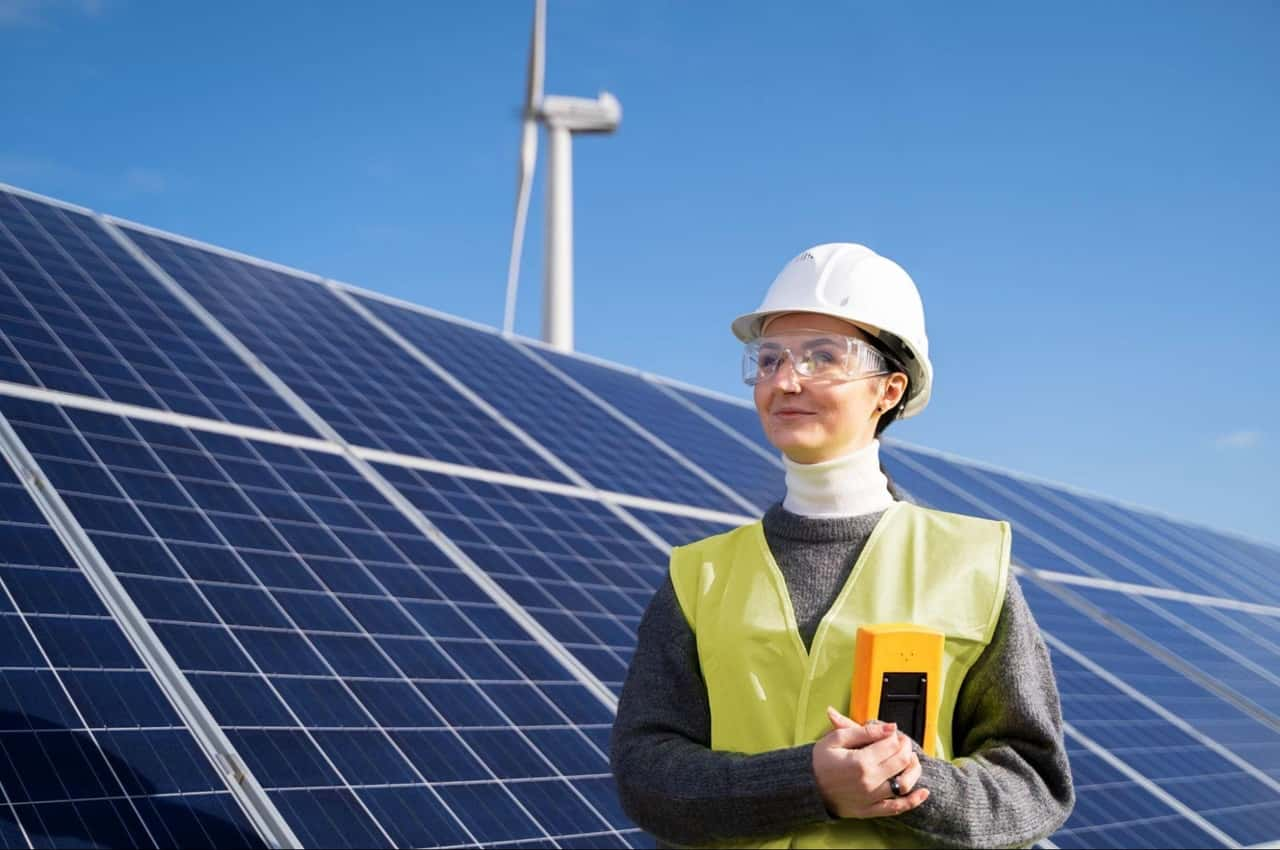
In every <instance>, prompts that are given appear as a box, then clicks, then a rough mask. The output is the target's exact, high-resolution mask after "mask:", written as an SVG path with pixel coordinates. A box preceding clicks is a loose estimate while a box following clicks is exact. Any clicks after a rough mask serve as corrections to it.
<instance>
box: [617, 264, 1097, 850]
mask: <svg viewBox="0 0 1280 850" xmlns="http://www.w3.org/2000/svg"><path fill="white" fill-rule="evenodd" d="M733 331H734V333H735V334H736V335H737V336H738V338H739V339H741V340H742V341H743V342H744V343H746V354H745V357H744V379H745V380H746V382H747V383H748V384H752V385H753V386H754V392H755V404H756V409H757V411H758V412H759V414H760V421H761V424H762V425H763V426H764V431H765V434H766V435H767V436H768V438H769V441H770V442H771V443H772V444H773V445H774V446H776V447H777V448H778V449H779V450H780V451H781V452H782V454H783V462H784V465H785V467H786V497H785V499H784V500H783V502H782V503H781V504H778V505H774V506H773V507H771V508H770V509H769V510H768V512H767V513H766V514H765V515H764V517H763V519H762V520H761V521H760V522H757V523H752V524H750V525H747V526H743V527H742V528H739V529H735V530H734V531H731V532H729V533H727V534H721V535H717V536H715V537H709V538H706V539H705V540H701V541H698V542H696V543H692V544H689V545H688V546H682V547H678V548H676V549H675V550H673V552H672V556H671V571H670V577H669V580H668V581H667V582H666V583H665V584H664V585H663V587H662V588H661V589H660V590H659V591H658V593H657V594H656V595H655V597H654V599H653V601H652V603H651V604H650V606H649V608H648V610H647V611H646V613H645V616H644V618H643V620H642V621H641V624H640V629H639V643H638V645H637V647H636V652H635V656H634V658H633V660H632V663H631V669H630V672H629V674H628V676H627V681H626V684H625V685H624V687H623V691H622V696H621V699H620V700H619V703H618V716H617V721H616V723H615V725H614V733H613V746H612V763H613V771H614V775H615V777H616V779H617V784H618V791H619V796H620V797H621V800H622V803H623V806H624V808H625V809H626V811H627V813H628V814H629V815H630V816H631V817H632V818H633V819H634V820H635V822H636V823H637V824H639V825H640V826H641V827H643V828H644V829H646V830H648V831H649V832H651V833H652V834H653V835H655V836H656V837H657V838H658V840H659V841H660V842H662V843H664V844H677V845H709V844H727V845H731V846H769V847H787V846H820V847H821V846H826V847H850V846H919V845H922V844H924V845H940V846H956V845H958V846H982V847H999V846H1010V845H1025V844H1031V843H1034V842H1035V841H1038V840H1039V839H1041V838H1044V837H1046V836H1048V835H1050V834H1051V833H1052V832H1053V831H1054V830H1056V829H1057V828H1058V827H1059V826H1061V824H1062V823H1063V822H1064V821H1065V820H1066V818H1067V815H1068V814H1069V813H1070V811H1071V807H1072V805H1073V803H1074V793H1073V790H1072V786H1071V775H1070V770H1069V767H1068V764H1067V758H1066V752H1065V749H1064V747H1063V741H1062V718H1061V710H1060V707H1059V702H1058V693H1057V688H1056V686H1055V684H1054V680H1053V673H1052V670H1051V669H1050V666H1049V655H1048V652H1047V650H1046V649H1045V646H1044V643H1043V641H1042V639H1041V637H1040V634H1039V631H1038V630H1037V628H1036V625H1035V621H1034V620H1033V619H1032V617H1031V613H1030V611H1029V610H1028V609H1027V606H1026V603H1025V601H1024V600H1023V598H1022V594H1021V592H1020V590H1019V589H1018V584H1017V581H1016V580H1015V579H1014V577H1013V575H1011V574H1010V572H1009V526H1008V524H1007V523H998V522H992V521H989V520H982V519H977V518H973V517H962V516H958V515H955V514H946V513H941V512H937V511H930V510H925V509H923V508H918V507H916V506H914V505H909V504H906V503H903V502H898V501H895V499H894V497H893V495H892V492H891V489H890V485H889V483H888V480H887V478H886V476H885V475H884V474H883V471H882V469H881V467H880V463H879V457H878V450H879V443H878V441H877V439H876V437H877V436H878V435H879V434H880V432H882V431H883V430H884V428H885V427H886V426H887V425H888V424H889V423H890V422H891V421H893V420H894V419H896V418H902V417H907V416H912V415H915V414H916V413H919V412H920V411H921V410H922V409H923V408H924V407H925V405H926V404H927V403H928V399H929V393H930V389H931V384H932V378H933V376H932V367H931V365H930V362H929V356H928V341H927V338H926V336H925V330H924V309H923V306H922V304H921V302H920V296H919V294H918V293H917V292H916V288H915V284H914V283H912V281H911V278H910V277H909V276H908V275H907V273H906V272H905V271H903V270H902V268H901V267H899V266H898V265H897V264H896V263H894V262H892V261H891V260H888V259H885V258H884V257H880V256H879V255H877V254H875V253H874V252H872V251H871V250H869V249H867V248H865V247H863V246H861V245H853V244H848V243H836V244H827V245H819V246H816V247H814V248H811V249H809V250H808V251H806V252H804V253H803V254H801V255H800V256H799V257H796V258H795V259H794V260H792V261H791V262H790V263H789V264H788V265H787V266H786V268H784V269H783V271H782V273H781V274H780V275H779V276H778V278H777V279H776V280H775V281H774V283H773V285H772V286H771V287H770V289H769V291H768V293H767V294H766V295H765V299H764V303H763V304H762V306H761V307H760V309H759V310H757V311H756V312H754V313H749V314H747V315H745V316H742V317H740V318H738V319H737V320H736V321H735V322H734V323H733ZM888 622H911V623H915V624H917V625H921V626H926V627H930V628H933V629H936V630H938V631H942V632H944V633H945V635H946V642H945V652H944V666H943V677H942V691H941V698H940V709H939V713H938V720H937V722H936V724H935V730H934V731H935V733H936V734H935V741H934V742H933V743H934V747H935V749H934V752H937V753H938V755H939V757H937V758H934V757H931V756H928V755H925V754H924V751H923V750H922V749H921V748H920V747H919V745H918V744H917V743H916V742H913V741H912V740H911V739H910V738H909V737H908V736H907V735H906V734H905V733H904V732H903V731H900V730H898V729H896V727H894V726H893V725H891V724H883V723H879V722H877V721H871V722H868V723H867V724H866V725H865V726H863V725H859V724H857V723H855V722H854V721H853V720H851V719H849V718H848V717H847V716H846V715H847V714H848V711H849V682H850V676H851V672H852V659H853V645H854V639H855V635H856V630H857V627H858V625H860V624H871V623H888Z"/></svg>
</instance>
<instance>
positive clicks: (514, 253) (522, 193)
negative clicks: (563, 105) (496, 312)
mask: <svg viewBox="0 0 1280 850" xmlns="http://www.w3.org/2000/svg"><path fill="white" fill-rule="evenodd" d="M546 34H547V4H546V0H534V4H533V30H532V32H531V33H530V34H529V66H528V68H527V69H526V77H525V95H524V114H523V116H522V117H523V119H524V120H523V122H522V127H521V130H520V136H521V137H520V161H519V163H518V167H517V169H516V220H515V226H514V227H513V228H512V233H511V261H510V264H509V265H508V266H507V303H506V309H505V310H504V312H503V317H502V332H503V333H504V334H507V335H508V336H509V335H510V334H512V333H513V332H514V330H515V321H516V290H517V288H518V287H519V285H520V256H521V254H522V252H523V251H524V231H525V223H526V222H527V220H528V217H529V195H530V190H531V189H532V188H533V171H534V168H535V167H536V166H537V161H538V110H539V108H540V107H541V106H542V78H543V70H544V66H545V62H546V60H545V52H546Z"/></svg>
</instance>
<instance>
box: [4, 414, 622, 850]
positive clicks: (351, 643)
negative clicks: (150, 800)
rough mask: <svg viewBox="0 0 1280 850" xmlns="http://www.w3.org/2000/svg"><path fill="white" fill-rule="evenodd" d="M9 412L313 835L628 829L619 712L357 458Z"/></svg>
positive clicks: (451, 839) (266, 777)
mask: <svg viewBox="0 0 1280 850" xmlns="http://www.w3.org/2000/svg"><path fill="white" fill-rule="evenodd" d="M0 411H3V413H4V414H5V416H6V417H7V418H8V419H9V421H10V422H12V423H13V425H14V428H15V429H16V430H17V431H18V433H19V434H20V435H21V436H22V438H23V439H24V441H27V442H28V443H29V444H33V445H35V446H40V445H49V444H50V442H51V441H52V442H53V443H56V445H58V446H59V447H61V450H60V452H59V453H58V454H57V455H56V456H49V455H46V454H44V453H43V452H42V451H40V450H39V449H38V448H37V449H33V453H34V454H35V456H36V458H37V459H38V461H39V462H40V463H41V464H42V465H47V466H48V467H49V470H50V471H49V475H50V479H51V480H52V481H53V482H54V483H55V485H56V486H57V487H58V489H59V492H60V493H62V495H63V498H64V499H65V500H66V501H67V503H68V505H69V506H70V508H71V510H72V511H73V512H74V513H75V515H76V518H77V519H78V520H79V522H80V524H81V525H82V526H83V527H84V528H85V530H86V531H87V532H88V533H89V535H90V536H91V538H92V539H93V540H94V543H95V544H96V545H97V546H98V547H99V548H100V549H101V550H102V551H103V552H104V554H106V555H107V557H108V558H109V559H110V560H112V562H113V563H114V564H115V570H116V572H117V574H118V575H119V577H120V579H121V581H122V583H123V584H124V585H125V587H126V589H127V590H128V592H129V594H130V595H131V596H132V598H133V599H134V600H135V601H136V602H137V604H138V607H139V608H140V609H141V611H142V613H143V615H144V616H145V617H146V619H147V620H148V622H149V623H150V624H151V625H152V627H153V628H154V629H155V631H156V632H157V633H158V634H159V636H160V638H161V640H162V641H163V643H164V645H165V647H166V648H167V649H168V650H169V652H170V653H171V654H172V655H173V657H174V658H175V660H176V661H177V663H178V665H179V667H180V668H181V670H182V671H183V673H184V674H186V676H187V678H188V679H189V680H190V681H191V683H192V685H193V686H194V688H195V690H196V691H197V692H198V693H199V695H200V697H201V698H202V699H203V700H204V702H205V703H206V704H207V705H208V706H209V708H210V710H211V711H212V713H213V715H214V717H215V719H216V720H217V722H218V723H219V724H220V725H221V726H222V728H223V729H224V730H225V731H226V733H227V735H228V736H229V738H230V739H231V741H232V743H233V744H234V745H235V746H236V748H237V750H238V751H239V752H240V754H241V755H242V757H243V758H244V760H245V762H246V764H247V765H248V767H249V769H250V771H251V772H252V773H253V774H254V776H256V777H257V779H258V781H259V782H261V783H262V785H263V786H264V788H266V790H267V793H268V794H269V796H270V797H271V799H272V800H273V802H274V803H275V804H276V806H277V807H278V808H279V809H280V811H281V812H282V813H283V815H284V817H285V818H286V820H287V821H288V823H289V824H290V826H292V828H293V829H294V831H295V832H296V833H297V834H298V836H299V837H301V838H302V840H303V841H304V843H306V844H307V845H309V846H324V847H331V846H344V847H345V846H352V847H355V846H360V847H364V846H390V845H396V846H420V845H424V844H468V843H476V842H479V843H491V842H495V841H508V840H517V839H538V838H559V837H564V836H591V837H601V836H604V837H612V838H615V839H617V838H621V837H622V836H623V835H625V834H627V830H629V829H631V827H630V825H629V824H627V823H626V822H625V821H622V822H618V821H616V813H615V812H612V811H609V810H605V811H603V812H602V811H601V810H600V809H598V808H597V807H596V805H595V804H594V803H593V802H592V800H593V799H595V798H597V797H598V796H599V795H601V794H604V793H605V792H604V791H602V790H601V788H605V789H607V788H608V787H609V783H610V781H611V780H610V779H609V777H608V766H607V761H606V759H605V756H604V754H603V752H602V751H601V745H602V732H603V730H607V727H608V723H609V721H610V719H611V715H610V712H609V710H608V708H607V707H606V706H605V705H603V704H601V703H600V702H599V701H598V700H596V699H595V698H594V697H592V696H590V695H589V694H588V693H587V692H586V691H585V689H584V688H583V686H582V685H581V684H580V683H578V682H577V681H575V680H574V679H573V678H572V676H571V675H570V674H569V673H568V672H566V671H565V670H564V669H563V668H562V667H560V666H559V665H558V664H556V663H555V661H554V659H553V658H552V657H551V656H550V655H549V654H548V653H547V652H546V651H545V650H543V649H541V648H540V647H539V646H538V645H537V644H536V643H535V642H534V641H533V640H531V639H530V637H529V635H528V634H527V633H525V632H523V631H522V630H521V629H520V628H519V627H518V626H517V625H516V624H515V623H514V622H513V621H512V619H511V617H510V616H508V615H507V614H506V613H504V612H503V611H502V610H501V609H500V608H499V607H498V606H497V605H496V604H495V603H494V602H493V601H492V600H491V599H490V598H489V597H487V596H486V595H485V594H484V593H483V592H482V591H481V590H480V589H479V588H477V587H476V586H475V585H474V584H473V583H471V582H470V581H469V580H468V579H467V578H466V577H465V576H464V575H463V574H462V573H460V572H459V570H458V569H457V567H456V566H454V565H453V564H451V563H450V562H449V560H448V559H447V558H445V557H444V556H443V554H442V553H441V552H440V551H439V550H438V549H436V548H435V547H434V546H433V545H432V544H431V543H430V542H429V541H427V540H426V539H425V538H423V537H422V536H421V534H420V533H418V532H417V530H416V529H415V528H414V527H413V526H411V525H410V524H409V523H408V522H407V521H406V520H405V518H404V517H403V515H401V514H400V513H399V512H397V511H396V510H394V509H393V508H392V507H391V506H390V505H389V504H387V503H386V501H385V500H384V499H382V498H381V496H379V495H378V493H377V492H376V491H375V490H374V489H373V488H372V487H371V486H370V485H369V484H368V483H367V482H366V481H365V480H364V479H363V478H361V477H360V475H358V474H357V473H356V472H355V470H354V469H353V468H352V467H350V465H349V464H348V462H347V461H345V460H344V459H342V458H340V457H337V456H335V455H333V454H329V453H324V452H316V451H306V450H302V449H297V448H293V447H289V446H281V445H275V444H271V443H259V442H253V441H247V440H244V439H240V438H236V437H230V436H226V435H220V434H212V433H204V432H199V431H193V430H188V429H184V428H177V427H173V426H167V425H156V424H155V423H150V422H143V421H134V420H129V419H125V418H123V417H118V416H111V415H106V414H99V413H92V412H87V411H81V410H72V409H61V408H56V407H53V406H50V405H45V404H41V403H37V402H32V401H27V400H18V399H9V398H0ZM535 732H536V735H535V734H534V733H535ZM548 745H553V746H554V748H555V749H554V752H553V753H552V752H547V751H545V750H544V749H543V747H545V746H548ZM562 766H564V767H570V768H571V769H572V772H570V773H565V772H564V770H563V769H562ZM516 779H518V780H520V781H518V782H517V781H514V780H516ZM509 780H510V781H509ZM610 818H614V819H615V820H609V819H610Z"/></svg>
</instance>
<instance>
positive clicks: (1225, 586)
mask: <svg viewBox="0 0 1280 850" xmlns="http://www.w3.org/2000/svg"><path fill="white" fill-rule="evenodd" d="M952 466H957V464H952ZM965 473H967V476H968V477H969V479H972V480H974V481H976V482H980V485H981V486H982V487H983V492H991V488H990V487H989V486H987V485H997V486H999V487H1000V488H1001V489H1003V490H1004V491H1007V492H1008V493H1009V494H1011V496H1012V497H1013V498H1017V499H1022V500H1024V501H1026V502H1027V503H1029V504H1030V505H1032V506H1034V509H1035V510H1036V511H1037V512H1038V515H1040V516H1045V517H1050V516H1051V517H1053V518H1055V519H1057V520H1058V522H1059V523H1062V524H1065V525H1068V526H1069V527H1070V528H1071V529H1072V532H1073V533H1072V534H1071V535H1070V536H1069V537H1067V538H1065V539H1066V540H1067V541H1068V542H1064V543H1063V544H1062V545H1063V546H1064V547H1065V546H1067V545H1068V543H1070V544H1071V545H1074V546H1075V547H1076V548H1075V549H1073V550H1072V551H1073V552H1074V553H1075V554H1078V555H1079V557H1080V558H1082V559H1083V560H1085V561H1087V562H1088V563H1089V564H1090V565H1091V566H1093V567H1095V568H1096V569H1097V570H1098V571H1099V572H1101V573H1102V574H1103V575H1105V576H1106V577H1107V578H1111V579H1115V580H1116V581H1131V582H1134V583H1138V584H1145V585H1151V586H1158V587H1173V588H1177V589H1178V590H1185V591H1188V592H1192V593H1207V594H1210V595H1213V596H1222V595H1228V596H1233V597H1236V598H1238V599H1247V600H1249V601H1255V602H1268V601H1275V591H1274V590H1273V589H1272V588H1270V587H1267V588H1265V589H1264V590H1263V591H1261V592H1260V591H1258V590H1256V589H1255V588H1256V586H1257V584H1258V582H1259V580H1260V579H1261V576H1260V575H1252V576H1250V575H1244V574H1241V573H1239V572H1226V571H1224V570H1221V569H1217V568H1213V567H1210V566H1209V565H1208V564H1206V563H1205V562H1204V561H1203V560H1200V561H1195V560H1188V559H1186V558H1185V557H1184V558H1182V559H1172V558H1168V557H1165V556H1164V555H1163V554H1162V553H1161V552H1159V551H1158V550H1156V549H1154V548H1153V547H1151V546H1148V545H1144V544H1143V543H1142V542H1141V541H1140V540H1139V539H1137V538H1135V536H1134V535H1133V534H1131V533H1127V532H1126V531H1125V529H1124V528H1123V527H1122V526H1120V525H1118V524H1116V523H1115V522H1113V521H1110V522H1109V521H1106V520H1104V519H1103V516H1102V514H1101V513H1100V512H1099V511H1097V510H1096V509H1094V510H1091V509H1090V508H1096V506H1097V504H1098V502H1097V500H1089V499H1084V498H1082V497H1080V496H1076V495H1074V494H1072V493H1071V492H1069V491H1067V490H1064V489H1062V488H1057V487H1048V486H1045V485H1042V484H1032V483H1029V482H1026V481H1024V480H1022V479H1019V478H1017V477H1015V476H1012V475H1007V474H1004V473H1000V472H996V471H993V470H987V469H978V468H976V467H969V468H966V469H965ZM983 492H979V493H978V494H977V495H978V496H979V498H983V499H985V498H986V496H985V495H983ZM1059 533H1061V532H1059ZM1077 541H1078V542H1077Z"/></svg>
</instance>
